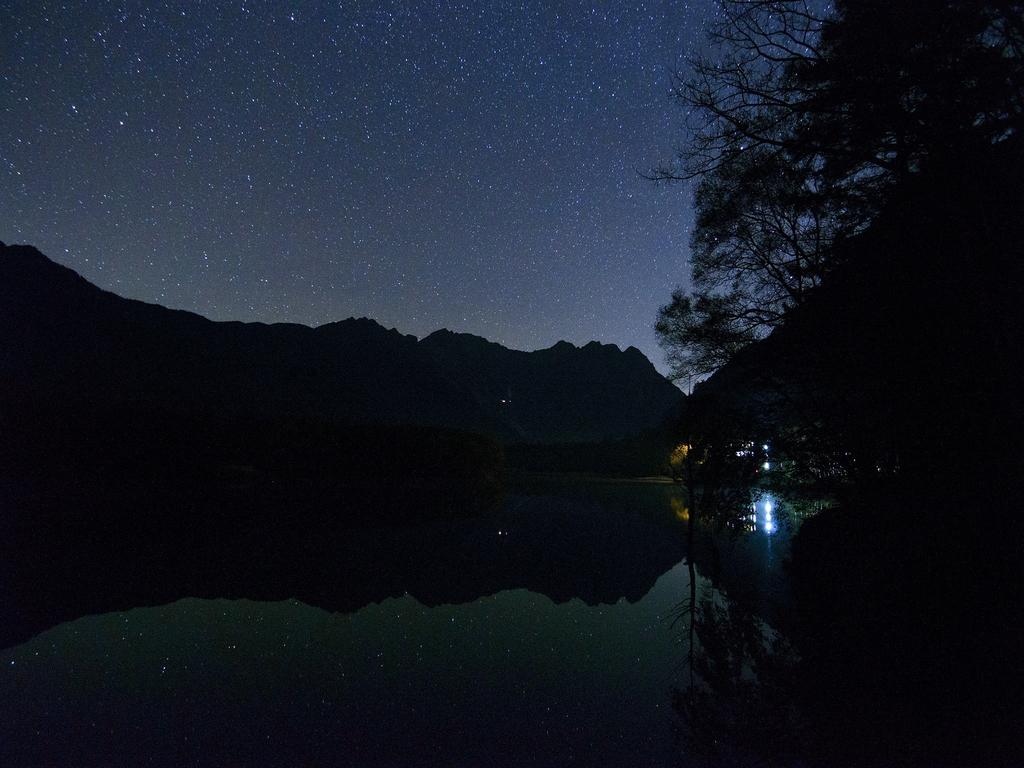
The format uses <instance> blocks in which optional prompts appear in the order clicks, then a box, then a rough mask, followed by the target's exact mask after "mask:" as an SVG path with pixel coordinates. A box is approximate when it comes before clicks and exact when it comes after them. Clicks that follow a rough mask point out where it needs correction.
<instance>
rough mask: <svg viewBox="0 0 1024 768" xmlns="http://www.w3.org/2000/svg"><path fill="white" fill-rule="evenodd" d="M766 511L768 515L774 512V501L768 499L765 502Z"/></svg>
mask: <svg viewBox="0 0 1024 768" xmlns="http://www.w3.org/2000/svg"><path fill="white" fill-rule="evenodd" d="M764 511H765V514H766V515H770V514H771V513H772V503H771V502H770V501H766V502H765V503H764Z"/></svg>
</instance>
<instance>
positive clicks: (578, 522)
mask: <svg viewBox="0 0 1024 768" xmlns="http://www.w3.org/2000/svg"><path fill="white" fill-rule="evenodd" d="M675 493H676V492H675V490H674V489H672V488H671V487H664V486H654V487H629V488H617V487H607V488H604V489H601V490H600V491H599V492H597V493H595V492H594V491H593V490H590V491H588V492H587V493H582V492H577V491H573V490H572V489H568V490H566V489H561V490H556V491H551V490H546V491H544V492H542V493H531V494H529V495H527V494H522V495H511V496H509V497H508V498H507V499H506V500H505V502H504V503H503V504H502V505H501V506H500V507H498V508H496V509H493V510H491V511H490V512H488V513H486V514H483V515H480V516H477V517H472V518H462V519H459V518H455V519H446V520H435V521H432V522H426V523H421V524H418V525H408V526H391V527H382V528H350V527H344V526H339V525H337V524H336V523H334V522H332V521H331V520H327V519H323V518H316V519H309V518H308V517H303V518H298V519H300V520H301V524H298V525H296V524H289V522H288V520H289V519H292V520H294V519H296V518H295V517H294V516H282V518H281V519H280V521H279V522H277V523H266V522H264V523H263V524H261V525H260V526H258V527H257V528H254V529H249V530H244V529H239V530H230V529H225V528H223V527H220V528H216V529H214V526H213V525H212V524H211V529H213V530H202V529H201V526H200V527H198V528H197V527H196V526H187V527H184V530H178V531H173V532H172V531H168V530H166V529H161V530H146V529H142V532H141V533H140V532H138V531H134V532H131V533H128V532H125V531H114V530H99V531H96V530H83V531H79V532H75V531H74V530H72V531H71V532H69V533H66V534H65V535H63V536H56V535H52V531H45V530H43V531H42V532H41V529H45V522H44V521H38V520H37V521H32V522H31V523H23V524H22V525H20V526H13V529H12V530H10V531H9V532H8V535H6V536H5V537H4V539H3V542H2V544H0V550H2V552H0V562H2V565H0V568H2V571H3V572H2V579H0V583H2V586H0V601H2V602H0V605H4V606H6V608H5V614H6V615H5V616H4V619H5V620H4V622H3V623H2V629H0V647H9V646H11V645H14V644H16V643H19V642H23V641H25V640H27V639H28V638H30V637H31V636H32V635H34V634H36V633H38V632H41V631H43V630H45V629H47V628H49V627H51V626H53V625H54V624H57V623H59V622H61V621H67V620H70V619H74V618H77V617H79V616H83V615H86V614H95V613H106V612H110V611H116V610H123V609H126V608H133V607H137V606H145V605H159V604H164V603H169V602H173V601H175V600H178V599H181V598H184V597H208V598H219V597H228V598H249V599H253V600H265V601H279V600H285V599H292V598H294V599H296V600H299V601H301V602H303V603H305V604H307V605H310V606H316V607H319V608H323V609H325V610H328V611H342V612H351V611H355V610H358V609H359V608H361V607H363V606H365V605H367V604H370V603H375V602H380V601H381V600H384V599H386V598H389V597H400V596H402V595H405V594H409V595H412V596H413V597H415V598H416V599H417V600H418V601H419V602H420V603H422V604H423V605H427V606H431V605H439V604H443V603H465V602H470V601H473V600H475V599H477V598H479V597H481V596H484V595H491V594H495V593H497V592H501V591H503V590H509V589H517V588H525V589H528V590H530V591H532V592H535V593H537V594H541V595H545V596H547V597H549V598H551V599H552V600H554V601H555V602H564V601H566V600H569V599H571V598H579V599H580V600H582V601H583V602H585V603H587V604H591V605H596V604H599V603H614V602H616V601H617V600H619V599H623V598H624V599H625V600H627V601H629V602H635V601H637V600H639V599H640V598H641V597H643V595H645V594H646V593H647V592H648V591H649V590H650V588H651V586H652V585H653V584H654V582H655V580H656V579H657V578H658V577H659V576H660V575H662V574H663V573H665V572H666V571H667V570H668V569H669V568H671V567H672V566H673V565H675V564H676V563H678V562H679V560H680V559H681V558H682V556H683V553H684V551H685V537H684V535H683V531H682V528H681V527H680V525H679V521H678V519H677V515H678V513H676V514H673V511H672V510H673V509H674V507H672V506H671V504H672V503H676V504H677V503H678V501H674V502H673V501H672V500H673V499H675V496H674V494H675ZM139 514H140V515H141V514H144V513H143V512H142V511H141V510H140V512H139Z"/></svg>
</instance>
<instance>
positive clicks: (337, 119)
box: [0, 0, 713, 368]
mask: <svg viewBox="0 0 1024 768" xmlns="http://www.w3.org/2000/svg"><path fill="white" fill-rule="evenodd" d="M712 13H713V9H712V3H711V2H710V0H700V2H689V3H687V2H666V1H662V2H634V3H630V4H628V5H627V4H620V3H593V4H591V3H587V4H579V3H575V2H537V3H529V4H523V5H518V4H516V5H510V4H504V3H465V4H458V3H425V2H424V3H416V2H396V3H392V4H387V3H359V2H355V3H335V4H331V5H326V4H323V5H320V4H317V5H313V4H306V3H295V4H293V5H288V4H284V3H257V2H243V1H242V0H236V2H232V3H230V4H229V3H220V4H215V3H181V4H166V3H141V4H140V3H130V2H121V3H107V2H90V3H68V4H66V5H64V4H61V5H58V4H51V3H39V2H34V1H29V2H24V3H13V4H12V3H9V2H0V72H2V76H3V84H2V89H0V239H2V240H4V241H5V242H8V243H10V242H20V243H30V244H32V245H35V246H37V247H38V248H40V249H41V250H42V251H43V252H44V253H46V254H47V255H49V256H50V257H51V258H54V259H56V260H57V261H60V262H62V263H64V264H66V265H68V266H69V267H71V268H73V269H75V270H76V271H78V272H80V273H81V274H82V275H83V276H84V277H86V278H87V279H89V280H90V281H92V282H94V283H96V284H97V285H99V286H100V287H103V288H107V289H110V290H113V291H115V292H117V293H119V294H121V295H124V296H128V297H132V298H138V299H143V300H146V301H153V302H158V303H160V304H164V305H166V306H170V307H177V308H183V309H188V310H192V311H195V312H199V313H201V314H203V315H206V316H208V317H211V318H213V319H218V320H226V319H237V320H261V321H264V322H277V321H293V322H300V323H306V324H310V325H319V324H322V323H326V322H330V321H333V320H338V319H342V318H345V317H349V316H357V317H358V316H367V317H372V318H374V319H376V320H378V321H380V322H381V323H383V324H384V325H386V326H388V327H391V326H395V327H397V328H398V329H399V330H402V331H404V332H406V333H413V334H416V335H418V336H423V335H426V334H427V333H429V332H431V331H433V330H436V329H437V328H440V327H447V328H450V329H453V330H457V331H466V332H470V333H475V334H479V335H482V336H486V337H487V338H490V339H493V340H495V341H498V342H501V343H502V344H505V345H508V346H511V347H515V348H520V349H536V348H539V347H546V346H549V345H551V344H552V343H554V342H555V341H557V340H559V339H567V340H569V341H572V342H574V343H584V342H586V341H589V340H591V339H598V340H601V341H605V342H612V343H616V344H619V345H620V346H622V347H625V346H628V345H630V344H633V345H636V346H638V347H640V349H641V350H643V351H644V352H645V353H646V354H647V355H648V357H650V358H651V359H652V360H653V361H654V362H655V363H656V364H658V365H659V367H661V368H663V367H664V366H663V365H662V359H661V352H660V350H659V349H658V347H657V344H656V342H655V337H654V332H653V328H652V326H653V323H654V319H655V313H656V310H657V307H658V306H659V305H660V304H663V303H665V302H666V301H667V299H668V296H669V292H670V290H671V288H672V287H673V286H674V285H676V284H679V283H684V282H685V280H686V276H687V268H686V254H687V245H686V243H687V238H688V225H689V222H690V220H691V216H692V214H691V212H690V202H689V194H688V192H687V190H685V189H684V188H682V187H664V186H661V187H659V186H656V185H654V184H653V183H652V182H649V181H646V180H644V179H643V178H641V177H640V176H639V175H638V171H646V170H649V169H650V168H651V167H652V166H653V165H655V164H656V163H658V162H659V161H660V160H664V159H666V158H668V157H670V156H671V154H672V152H673V149H674V148H676V147H677V146H679V145H681V144H682V143H683V140H684V135H683V132H682V127H681V124H682V121H683V115H682V114H681V112H680V110H679V107H678V106H677V105H676V104H675V103H674V102H673V101H672V100H671V98H670V97H669V88H670V85H671V77H670V70H671V69H672V68H677V67H679V66H680V65H681V64H682V57H683V56H684V55H687V54H691V53H694V52H695V51H696V50H697V47H699V46H700V45H702V43H703V40H704V27H705V24H706V23H707V22H708V21H709V20H710V18H711V15H712Z"/></svg>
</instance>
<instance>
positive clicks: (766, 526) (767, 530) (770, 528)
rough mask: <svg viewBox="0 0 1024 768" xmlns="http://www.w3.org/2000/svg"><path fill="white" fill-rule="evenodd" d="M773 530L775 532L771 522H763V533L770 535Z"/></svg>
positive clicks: (773, 524)
mask: <svg viewBox="0 0 1024 768" xmlns="http://www.w3.org/2000/svg"><path fill="white" fill-rule="evenodd" d="M774 530H775V523H773V522H772V521H771V520H768V521H767V522H765V524H764V532H765V533H771V532H772V531H774Z"/></svg>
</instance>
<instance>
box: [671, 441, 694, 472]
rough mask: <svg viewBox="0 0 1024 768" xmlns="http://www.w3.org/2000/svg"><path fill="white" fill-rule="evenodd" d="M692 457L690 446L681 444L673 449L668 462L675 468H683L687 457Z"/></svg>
mask: <svg viewBox="0 0 1024 768" xmlns="http://www.w3.org/2000/svg"><path fill="white" fill-rule="evenodd" d="M689 455H690V444H689V443H680V444H679V445H677V446H676V447H675V448H673V449H672V454H671V455H670V456H669V457H668V462H669V464H671V465H672V466H673V467H681V466H682V465H683V462H684V461H686V457H687V456H689Z"/></svg>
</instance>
